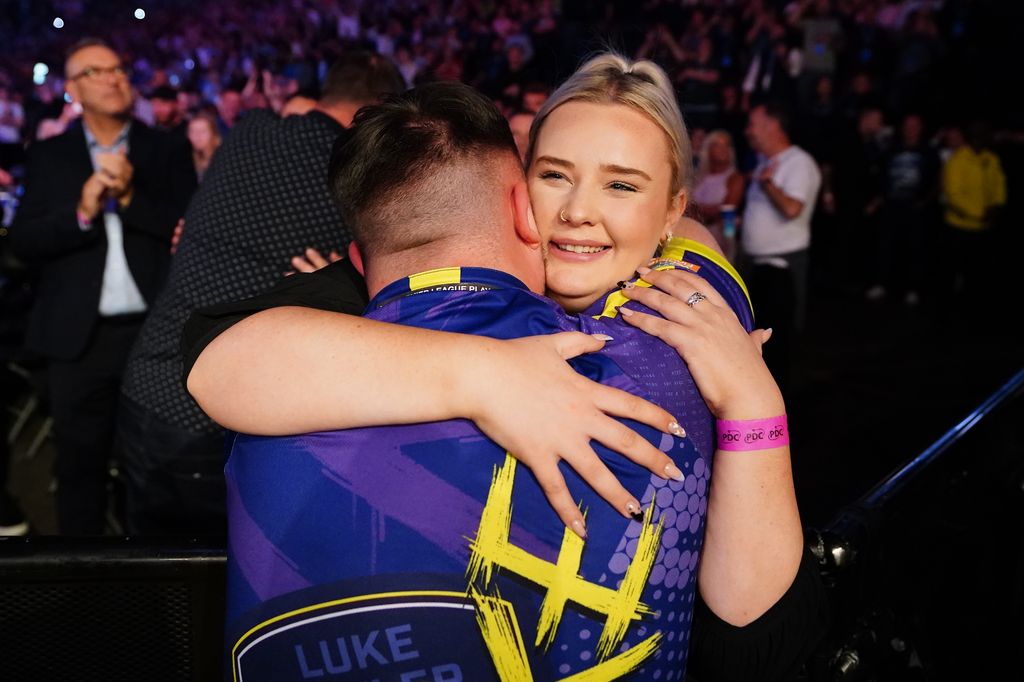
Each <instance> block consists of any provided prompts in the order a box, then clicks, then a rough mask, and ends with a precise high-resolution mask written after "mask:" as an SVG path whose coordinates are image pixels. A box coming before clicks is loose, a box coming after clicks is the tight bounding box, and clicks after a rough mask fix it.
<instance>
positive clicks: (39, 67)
mask: <svg viewBox="0 0 1024 682" xmlns="http://www.w3.org/2000/svg"><path fill="white" fill-rule="evenodd" d="M49 73H50V67H48V66H47V65H46V64H43V63H42V62H39V63H37V64H36V65H35V66H33V67H32V82H33V83H35V84H36V85H42V84H43V83H45V82H46V76H47V75H49Z"/></svg>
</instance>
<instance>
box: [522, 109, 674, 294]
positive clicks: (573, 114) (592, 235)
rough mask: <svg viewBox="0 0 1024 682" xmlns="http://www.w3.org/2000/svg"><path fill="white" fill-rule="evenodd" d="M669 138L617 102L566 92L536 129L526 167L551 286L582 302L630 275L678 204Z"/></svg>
mask: <svg viewBox="0 0 1024 682" xmlns="http://www.w3.org/2000/svg"><path fill="white" fill-rule="evenodd" d="M669 153H670V147H669V140H668V137H667V136H666V134H665V132H664V131H663V130H662V129H661V128H660V127H659V126H658V125H657V124H656V123H655V122H654V121H653V120H652V119H650V118H649V117H648V116H646V115H645V114H643V113H641V112H639V111H637V110H636V109H633V108H631V107H629V106H626V105H623V104H593V103H589V102H580V101H570V102H567V103H565V104H563V105H561V106H559V107H558V108H556V109H555V110H554V111H552V112H551V113H550V114H549V115H548V116H547V118H545V119H544V121H543V123H542V124H541V127H540V130H539V131H538V133H537V138H536V142H535V147H534V150H533V156H532V162H531V163H530V168H529V169H528V171H527V173H528V182H529V188H530V201H531V203H532V204H533V211H534V215H535V216H536V219H537V225H538V227H539V228H540V234H541V240H542V244H543V251H544V258H545V270H546V275H547V290H548V295H549V296H550V297H551V298H553V299H554V300H555V301H557V302H558V303H559V304H560V305H561V306H562V307H564V308H565V309H567V310H570V311H573V312H577V311H580V310H584V309H586V308H587V307H588V306H589V305H590V304H591V303H593V302H594V301H595V300H597V299H598V298H599V297H600V296H601V295H602V294H604V293H606V292H607V291H608V290H609V289H612V288H614V286H615V284H616V282H618V281H619V280H623V279H629V278H630V277H631V276H632V275H633V272H634V271H635V270H636V268H637V267H638V266H640V265H642V264H643V263H645V262H646V261H647V260H648V259H649V258H650V257H651V256H652V255H653V254H654V252H655V250H656V249H657V246H658V242H659V240H661V239H662V238H664V237H665V236H666V234H667V233H669V232H670V231H671V229H672V226H673V225H674V224H675V222H676V220H677V219H678V218H679V215H680V214H681V212H682V209H683V208H684V206H683V193H682V192H673V188H672V186H671V185H672V166H671V164H670V162H669Z"/></svg>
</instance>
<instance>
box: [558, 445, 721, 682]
mask: <svg viewBox="0 0 1024 682" xmlns="http://www.w3.org/2000/svg"><path fill="white" fill-rule="evenodd" d="M671 444H672V437H671V436H665V437H664V438H663V439H662V443H661V449H662V450H667V449H669V448H670V447H671ZM683 467H684V470H683V473H684V474H685V476H686V478H685V480H684V481H682V482H680V481H666V480H663V479H661V478H659V477H657V476H653V475H652V476H651V480H650V484H649V485H648V487H647V490H646V491H645V492H644V495H643V497H642V498H641V503H642V504H643V505H644V506H645V507H646V506H647V505H648V504H653V505H654V522H655V523H657V522H658V521H659V520H661V521H663V522H664V525H663V530H662V535H661V548H660V549H659V550H658V556H657V558H656V560H655V562H654V566H653V568H652V569H651V574H650V576H649V577H648V580H647V583H648V584H647V587H646V588H645V590H644V594H643V597H642V598H641V599H642V601H643V602H644V603H646V604H649V605H651V606H652V607H654V609H655V611H656V612H657V613H655V615H654V616H653V622H650V623H648V624H647V625H641V626H640V627H638V628H631V629H630V631H629V633H628V634H627V635H626V638H625V640H624V641H623V643H622V646H621V647H620V651H628V650H629V648H630V647H633V646H636V645H637V644H639V643H640V642H641V641H643V639H644V638H646V637H649V636H650V635H651V634H652V633H653V632H654V631H660V632H661V633H662V636H663V637H664V638H665V640H666V641H667V642H668V643H673V644H675V645H677V646H679V645H681V646H683V647H684V648H685V647H686V646H688V645H689V638H690V621H691V619H692V613H693V599H694V593H695V589H696V579H697V564H698V562H699V561H700V550H699V546H700V543H701V540H702V536H703V529H702V527H701V526H702V523H703V520H704V515H705V514H706V513H707V507H708V500H707V491H708V483H709V477H710V473H711V472H710V469H709V467H708V466H707V463H706V462H705V460H704V459H703V458H700V457H698V458H697V459H696V460H695V461H694V463H693V467H692V471H687V470H686V469H687V468H689V463H688V462H684V463H683ZM640 529H641V525H640V523H638V522H636V521H633V522H631V523H630V524H629V525H628V526H626V530H625V533H624V534H623V536H622V538H621V539H620V540H619V544H618V548H617V550H616V552H615V554H614V555H612V558H611V559H610V560H609V561H608V570H607V573H605V574H603V575H602V576H601V577H600V578H599V580H598V582H599V583H604V584H607V585H608V586H609V587H613V588H616V589H618V587H619V585H620V584H621V582H622V579H623V577H624V576H625V574H626V570H627V569H628V568H629V565H630V562H631V561H632V560H633V558H634V556H635V555H636V548H637V544H638V543H639V537H640ZM684 603H685V607H683V608H678V607H679V606H682V605H683V604H684ZM577 618H578V619H579V621H580V623H579V627H580V628H584V627H587V628H589V627H592V626H593V624H592V622H591V621H587V620H586V619H584V618H583V617H582V616H577ZM599 634H600V633H599V632H598V633H594V632H591V630H590V629H580V632H579V639H580V646H579V650H578V651H577V652H568V653H571V654H573V655H571V656H569V657H567V658H568V659H569V660H578V661H579V664H578V665H572V664H570V663H562V664H561V665H560V666H559V668H558V671H559V672H560V673H561V674H564V675H567V674H570V673H572V672H578V671H580V670H582V669H584V668H587V667H590V665H592V663H588V662H589V661H590V660H591V657H592V656H593V649H594V641H592V638H593V637H596V636H599ZM564 646H565V645H563V647H564ZM563 651H565V649H563ZM651 666H654V668H653V669H651ZM683 673H684V671H683V669H682V668H681V667H680V665H679V662H678V661H677V660H676V653H675V652H674V651H669V652H668V653H667V654H663V652H661V651H659V652H658V654H656V655H655V658H654V660H652V661H651V662H650V663H649V664H648V665H647V666H646V667H645V669H642V670H641V671H640V677H641V678H643V679H655V680H681V679H682V677H683Z"/></svg>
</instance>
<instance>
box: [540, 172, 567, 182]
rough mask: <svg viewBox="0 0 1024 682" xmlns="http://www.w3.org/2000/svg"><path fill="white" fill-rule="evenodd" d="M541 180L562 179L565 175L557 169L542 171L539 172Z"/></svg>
mask: <svg viewBox="0 0 1024 682" xmlns="http://www.w3.org/2000/svg"><path fill="white" fill-rule="evenodd" d="M540 178H541V180H564V179H565V176H564V175H562V174H561V173H559V172H558V171H550V170H549V171H542V172H541V174H540Z"/></svg>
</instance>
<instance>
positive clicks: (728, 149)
mask: <svg viewBox="0 0 1024 682" xmlns="http://www.w3.org/2000/svg"><path fill="white" fill-rule="evenodd" d="M698 159H699V161H698V164H697V182H696V183H695V185H694V188H693V195H692V198H693V203H694V204H696V206H695V208H696V213H695V215H696V216H697V217H698V218H699V219H700V221H701V222H703V223H704V224H705V225H706V226H707V228H708V229H709V230H711V233H712V234H713V235H714V236H715V239H716V240H718V244H719V245H720V246H721V247H722V251H724V252H725V254H726V256H728V258H729V260H732V259H733V256H734V255H735V253H736V233H735V222H734V221H735V220H736V215H737V212H736V209H737V207H738V206H739V203H740V200H741V199H742V198H743V191H744V189H745V185H746V183H745V182H744V180H743V176H742V175H741V174H740V172H739V171H738V170H736V148H735V147H734V146H733V143H732V136H731V135H730V134H729V133H727V132H726V131H724V130H713V131H711V132H710V133H708V134H707V137H705V138H704V143H703V144H702V145H701V148H700V153H699V154H698ZM723 207H725V209H726V210H725V215H724V216H723V210H722V209H723ZM730 209H731V211H732V215H731V216H730V215H729V214H728V212H729V210H730ZM724 218H730V219H731V221H733V222H732V223H731V224H730V225H726V220H724Z"/></svg>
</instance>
